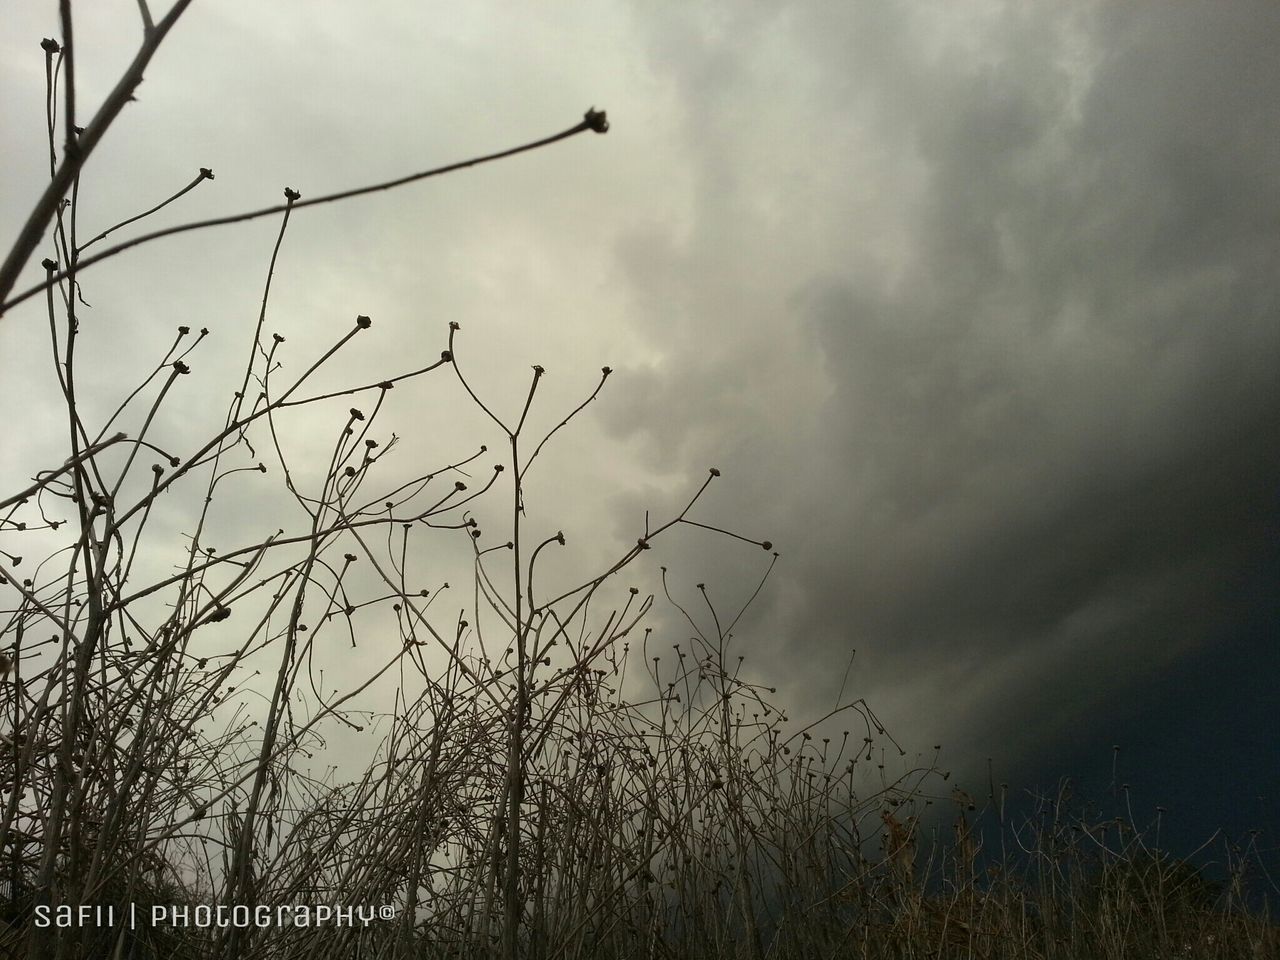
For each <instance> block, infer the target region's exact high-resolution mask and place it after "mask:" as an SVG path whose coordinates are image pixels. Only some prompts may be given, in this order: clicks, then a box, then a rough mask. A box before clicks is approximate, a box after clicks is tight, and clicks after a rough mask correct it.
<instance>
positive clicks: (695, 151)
mask: <svg viewBox="0 0 1280 960" xmlns="http://www.w3.org/2000/svg"><path fill="white" fill-rule="evenodd" d="M967 9H970V8H967ZM970 12H972V13H974V14H975V16H973V17H972V18H969V19H966V18H963V17H961V18H959V22H958V23H956V24H939V23H937V22H936V21H934V20H931V19H930V16H931V13H930V14H926V13H925V12H924V11H922V10H920V9H918V8H906V7H899V8H893V9H890V8H888V7H884V6H882V5H867V6H866V7H865V8H856V9H851V10H845V11H841V12H839V13H836V12H835V11H832V10H826V11H823V13H822V15H821V16H819V15H817V14H814V15H813V16H812V17H811V18H808V15H807V13H802V12H799V11H791V14H790V15H789V16H788V17H786V18H784V19H785V24H784V25H783V26H782V27H779V28H778V29H776V30H774V29H770V30H758V31H752V30H747V31H744V32H742V33H731V32H730V30H729V28H728V27H727V26H726V27H724V28H723V31H722V32H720V33H714V32H713V31H707V32H705V33H704V34H703V35H702V36H701V37H700V38H699V39H700V41H701V45H699V43H698V42H697V41H696V40H690V39H689V38H688V36H687V30H688V28H689V24H687V23H682V24H681V28H680V29H676V28H675V27H672V26H671V25H669V24H667V25H664V26H662V27H659V28H655V31H654V35H655V37H656V39H655V40H654V42H653V47H652V50H653V57H654V64H655V67H654V69H655V70H663V71H670V72H672V73H674V74H675V75H677V76H678V77H680V78H681V84H682V85H681V89H682V92H683V94H684V95H685V96H686V97H687V98H688V103H687V105H686V113H687V116H688V117H689V118H690V121H689V123H688V127H687V131H688V132H687V137H688V141H687V142H688V148H689V150H690V154H691V156H692V157H693V158H694V161H693V162H694V165H695V167H696V168H697V169H698V170H699V171H700V172H701V179H700V183H699V193H698V196H697V199H696V201H695V206H696V216H695V220H694V223H693V225H692V226H691V227H690V228H688V230H687V234H688V236H690V237H692V238H693V239H685V240H682V241H677V240H676V239H674V238H673V236H672V233H671V232H668V233H667V234H665V235H664V234H663V233H662V232H660V231H655V230H648V231H638V232H636V233H634V234H632V235H631V236H629V237H628V238H626V239H625V240H624V241H623V242H622V243H621V244H620V245H619V248H618V256H619V259H620V262H622V263H623V264H624V265H625V268H626V270H627V271H628V276H630V277H631V278H632V282H633V283H634V284H635V285H636V287H637V288H638V289H639V292H638V293H637V299H638V301H639V302H640V305H641V307H642V309H643V310H644V311H645V312H644V313H643V314H642V315H641V317H640V318H639V319H638V320H637V321H636V322H637V323H641V324H648V325H650V326H651V327H653V328H658V326H659V324H662V323H666V322H668V318H669V317H670V316H671V314H672V313H676V314H679V313H680V312H681V311H682V310H689V309H690V308H689V307H688V306H686V304H688V303H689V302H692V303H695V304H697V305H698V307H700V308H701V309H700V310H695V311H693V312H695V314H696V316H698V318H699V322H703V323H705V324H706V325H708V326H709V327H710V328H711V329H712V333H711V338H712V340H713V341H714V345H713V346H712V347H710V348H709V349H705V350H703V351H684V350H680V349H676V348H675V347H673V348H672V349H669V350H668V351H667V353H666V355H665V356H664V359H663V361H662V362H661V363H660V364H657V365H656V366H654V367H652V368H650V369H648V370H646V371H643V372H640V373H637V374H635V375H633V378H632V381H631V383H630V385H629V386H630V399H631V401H632V402H631V403H629V404H627V405H626V410H627V412H626V413H625V414H621V415H618V416H616V417H615V418H614V419H613V421H612V426H613V428H614V429H615V430H617V431H619V432H621V433H624V434H627V433H632V432H642V433H644V434H645V435H647V436H649V437H650V438H651V439H652V440H653V442H654V445H655V447H659V448H665V449H674V450H680V451H682V452H683V451H690V452H692V451H693V450H695V449H696V450H698V451H699V453H700V455H701V456H703V457H704V458H705V457H710V458H712V459H716V460H719V461H724V462H727V463H728V464H729V465H730V466H732V467H733V468H734V469H733V470H732V471H727V473H728V475H729V476H732V477H738V478H746V479H745V481H744V482H742V483H740V484H735V485H734V486H733V492H732V493H731V494H730V496H731V497H732V498H733V500H732V502H733V509H732V510H730V511H729V512H731V513H732V512H736V513H737V514H738V515H740V516H751V515H754V516H756V517H759V518H761V519H760V520H759V522H760V523H762V524H763V525H764V526H766V527H768V528H769V531H770V533H772V534H773V535H774V539H775V540H777V541H779V543H780V545H781V546H782V548H783V550H784V553H785V554H786V562H785V563H784V566H783V567H782V569H781V571H780V574H779V578H780V580H781V581H782V582H781V584H780V585H779V588H778V591H777V592H778V595H779V596H778V597H777V598H776V607H775V609H774V610H773V611H772V613H771V614H767V615H766V616H764V617H762V619H761V621H760V622H761V624H762V625H765V629H767V630H768V631H771V632H773V633H775V634H776V635H777V636H778V637H779V638H780V639H779V642H780V643H781V644H782V645H783V646H784V648H785V649H786V650H787V651H788V652H789V653H790V654H791V657H792V659H791V665H790V669H791V671H792V673H793V691H798V690H801V689H804V690H810V691H811V690H814V689H815V688H816V689H818V690H821V691H823V693H824V695H826V694H827V693H829V694H830V695H832V696H833V695H834V690H835V684H836V683H837V681H838V680H839V675H840V672H841V671H840V669H839V666H840V665H842V664H843V659H844V657H847V652H848V650H849V648H850V647H853V646H857V647H858V648H859V649H860V651H862V653H861V655H862V656H865V657H866V658H867V663H866V667H865V672H864V673H862V674H861V677H862V678H863V679H864V681H866V682H869V683H870V684H871V693H872V696H873V701H874V699H875V695H876V694H879V696H880V698H881V700H882V702H883V703H884V704H885V705H886V708H887V712H888V714H889V715H890V716H892V718H893V719H895V720H897V721H898V728H899V729H901V728H902V727H905V728H906V731H907V734H908V737H909V739H914V740H915V742H916V744H917V745H919V743H920V741H921V739H923V738H927V739H928V740H929V741H931V740H932V739H933V738H935V737H941V738H942V739H944V740H946V741H947V742H948V743H951V744H953V745H956V746H958V747H960V748H961V750H960V751H958V752H960V753H961V754H963V752H964V750H965V749H968V750H971V751H972V754H971V755H970V756H968V757H965V756H963V755H962V756H961V757H959V758H957V759H958V762H959V763H960V764H961V765H965V764H967V763H970V762H972V761H973V760H978V759H981V757H982V756H985V755H990V754H996V755H998V756H1001V757H1002V759H1003V760H1004V761H1005V762H1007V763H1015V762H1024V761H1027V760H1028V759H1030V758H1035V759H1043V755H1044V754H1045V753H1046V752H1052V751H1053V750H1054V749H1060V748H1062V747H1063V746H1064V745H1065V744H1067V743H1069V742H1070V739H1071V738H1072V737H1075V736H1078V735H1080V733H1081V731H1082V730H1093V729H1094V725H1095V724H1097V722H1098V721H1099V719H1100V718H1101V719H1102V721H1103V722H1102V723H1100V724H1098V725H1099V726H1104V727H1105V716H1106V711H1107V710H1108V708H1109V705H1110V706H1111V707H1112V708H1114V703H1115V698H1117V697H1122V698H1128V699H1129V700H1134V699H1136V700H1137V701H1138V702H1141V701H1142V700H1143V699H1147V698H1153V697H1155V695H1156V687H1157V686H1158V684H1159V677H1160V676H1161V675H1162V674H1163V673H1164V672H1165V671H1167V670H1169V669H1172V667H1173V665H1175V664H1177V663H1179V662H1182V661H1185V660H1186V658H1188V657H1190V656H1194V655H1195V654H1196V653H1197V652H1199V651H1201V650H1203V649H1205V648H1207V647H1210V646H1211V645H1212V644H1214V643H1221V642H1223V641H1224V635H1225V634H1226V633H1227V632H1228V631H1229V629H1230V624H1231V623H1233V622H1234V621H1235V620H1236V619H1237V618H1238V617H1239V616H1240V615H1241V612H1242V611H1243V610H1246V609H1247V602H1248V601H1247V600H1246V599H1245V597H1246V595H1247V592H1248V590H1249V589H1250V584H1251V583H1252V582H1253V581H1252V578H1253V576H1255V572H1254V571H1255V569H1256V567H1257V565H1258V563H1259V562H1260V557H1262V555H1263V551H1264V549H1265V546H1266V543H1267V541H1266V537H1267V535H1268V534H1267V533H1266V532H1265V531H1266V530H1267V529H1268V527H1270V529H1272V530H1274V524H1275V517H1276V507H1277V504H1276V499H1275V498H1276V484H1277V477H1280V443H1278V441H1277V437H1280V431H1278V430H1277V427H1280V387H1278V386H1277V382H1276V378H1275V376H1274V371H1275V369H1277V367H1278V361H1280V324H1277V323H1276V313H1277V284H1276V280H1275V277H1276V275H1277V274H1276V267H1277V265H1278V264H1277V256H1276V252H1275V251H1276V246H1275V236H1276V227H1277V225H1280V224H1278V222H1277V215H1278V214H1280V195H1278V194H1277V179H1276V177H1275V173H1274V171H1275V169H1276V161H1277V159H1278V158H1277V156H1276V153H1277V150H1278V149H1280V147H1278V145H1280V129H1278V127H1280V123H1278V121H1277V118H1276V115H1275V112H1274V109H1273V108H1272V107H1271V106H1270V105H1271V104H1272V103H1273V102H1274V100H1275V97H1276V95H1277V93H1280V69H1278V68H1277V66H1276V64H1275V61H1274V58H1273V57H1271V56H1269V54H1268V53H1267V51H1268V50H1269V49H1270V48H1271V47H1272V46H1273V45H1274V44H1275V43H1276V41H1277V39H1280V18H1278V17H1277V15H1276V12H1275V8H1274V7H1273V6H1271V5H1267V4H1262V5H1258V4H1253V5H1249V4H1226V5H1175V6H1174V7H1170V6H1168V5H1119V4H1113V5H1100V6H1098V7H1095V8H1088V9H1086V8H1073V9H1071V10H1063V9H1053V8H1051V7H1049V6H1044V7H1037V8H1031V9H1024V8H1016V9H1012V8H1000V9H999V10H992V11H987V12H985V13H983V12H982V11H979V10H978V9H977V8H976V7H975V8H971V9H970ZM977 14H982V15H977ZM776 26H777V25H776V24H771V25H770V27H771V28H772V27H776ZM779 33H781V34H783V39H779V36H778V34H779ZM673 36H678V37H680V40H679V41H677V40H675V39H673ZM779 43H784V44H786V45H787V48H786V49H787V55H786V56H785V57H777V55H776V54H774V56H775V58H777V60H778V61H782V60H785V62H786V63H789V64H794V65H795V71H794V76H788V77H786V80H788V81H793V80H797V79H798V82H793V83H786V84H784V83H783V76H782V74H781V73H779V74H776V75H773V76H771V77H762V76H760V73H761V71H762V69H764V68H761V67H760V66H759V64H761V63H765V64H768V63H770V52H771V48H772V47H774V46H775V45H776V44H779ZM769 82H777V83H778V84H779V89H781V90H784V91H785V93H783V94H781V95H780V96H779V97H778V98H777V99H776V100H775V101H773V102H766V101H763V100H761V101H756V100H752V99H751V98H749V97H747V98H742V90H743V88H744V87H746V88H750V87H751V86H752V84H753V83H755V84H758V85H760V86H764V85H767V83H769ZM811 97H812V98H816V99H810V98H811ZM744 99H745V102H746V104H747V105H749V106H748V107H747V115H746V116H745V117H744V116H741V115H739V116H735V117H734V120H735V123H734V124H731V125H728V128H726V124H724V123H723V122H722V121H718V120H716V119H715V118H717V117H720V118H723V117H724V116H725V114H726V111H729V112H731V111H732V109H733V107H734V106H739V107H741V106H743V101H744ZM798 114H801V115H804V116H805V117H806V119H807V120H808V121H809V126H807V127H806V133H807V134H808V136H806V137H795V136H788V135H786V131H787V130H788V127H789V124H790V123H791V122H793V119H794V118H795V117H796V116H797V115H798ZM815 114H817V115H818V116H815ZM704 118H711V119H709V120H707V122H706V123H704V122H703V119H704ZM761 130H764V131H767V133H761V132H760V131H761ZM726 140H727V141H728V143H726ZM895 152H896V155H895ZM868 153H870V154H871V158H870V159H869V158H868ZM745 171H756V172H760V171H767V172H768V174H769V176H768V178H767V179H766V178H764V177H763V176H761V177H759V178H754V177H750V176H747V175H746V172H745ZM787 172H792V173H793V176H792V177H791V178H790V179H789V178H788V177H787ZM841 174H844V175H845V176H847V178H848V179H847V183H848V188H849V189H848V193H847V194H842V193H841V191H840V188H839V186H838V184H839V182H840V179H841ZM814 182H822V183H823V187H822V189H821V190H819V191H817V192H816V193H806V191H805V190H804V189H803V186H804V184H806V183H814ZM868 184H870V186H869V185H868ZM793 187H794V188H796V189H792V188H793ZM771 193H776V194H777V195H778V196H780V197H781V198H782V201H781V203H782V206H783V207H784V208H785V209H784V210H783V211H782V212H781V213H779V214H777V215H776V216H774V217H770V216H769V215H768V214H767V212H766V213H762V212H760V207H759V206H758V205H759V204H761V203H764V202H765V201H766V200H767V199H768V197H769V195H770V194H771ZM860 194H862V196H861V197H860V196H859V195H860ZM762 198H763V199H762ZM753 206H754V209H753ZM777 227H782V229H776V228H777ZM806 231H808V232H809V235H806ZM729 234H735V235H736V237H737V242H732V243H730V242H727V241H726V240H725V239H724V238H726V237H727V236H728V235H729ZM765 234H767V239H766V238H765V237H764V235H765ZM815 235H816V236H815ZM770 244H772V245H774V247H775V249H776V251H777V252H776V255H774V256H770V254H769V253H768V252H767V248H768V246H769V245H770ZM796 246H798V247H799V248H801V249H802V250H803V251H804V252H805V253H806V254H807V255H808V256H807V257H804V258H801V257H798V256H796V249H795V248H796ZM744 260H745V261H747V262H746V263H745V264H744V263H743V261H744ZM802 261H803V262H802ZM758 275H764V276H767V277H768V278H769V284H770V292H771V293H772V294H773V295H772V296H771V297H764V298H758V297H756V296H755V295H754V293H753V291H752V289H751V288H752V284H753V279H752V278H753V276H758ZM736 281H745V282H742V283H741V284H739V283H738V282H736ZM709 291H714V295H712V294H710V293H709ZM713 299H719V304H718V306H719V309H717V305H716V304H714V303H713V302H712V300H713ZM658 304H661V306H658ZM661 329H663V330H664V331H665V330H667V329H668V328H667V327H665V326H663V327H661ZM663 342H664V343H665V342H667V341H666V340H663ZM676 343H677V344H678V340H676ZM729 423H732V424H733V427H732V428H729V427H727V426H726V424H729ZM797 598H798V599H797ZM777 663H778V661H777V660H772V661H771V664H772V665H774V666H776V665H777ZM1121 713H1122V712H1117V713H1116V717H1117V719H1118V718H1119V717H1120V715H1121ZM1108 742H1109V741H1108Z"/></svg>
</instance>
